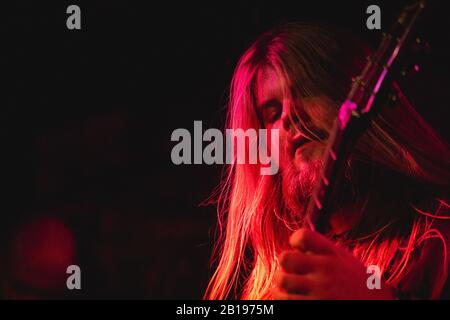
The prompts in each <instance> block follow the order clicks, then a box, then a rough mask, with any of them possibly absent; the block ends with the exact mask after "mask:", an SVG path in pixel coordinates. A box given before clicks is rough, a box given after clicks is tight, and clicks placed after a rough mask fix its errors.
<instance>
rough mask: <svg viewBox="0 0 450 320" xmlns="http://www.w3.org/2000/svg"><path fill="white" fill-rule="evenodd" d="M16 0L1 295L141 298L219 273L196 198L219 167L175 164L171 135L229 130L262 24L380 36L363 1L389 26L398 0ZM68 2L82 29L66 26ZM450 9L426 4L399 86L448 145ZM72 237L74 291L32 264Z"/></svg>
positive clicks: (5, 114)
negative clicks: (228, 108)
mask: <svg viewBox="0 0 450 320" xmlns="http://www.w3.org/2000/svg"><path fill="white" fill-rule="evenodd" d="M14 3H15V4H14V5H12V6H11V5H10V6H8V7H5V10H4V16H3V17H2V21H1V25H2V27H1V30H0V34H1V39H2V40H1V41H2V45H1V52H0V70H1V73H2V78H3V85H2V90H1V92H2V94H1V96H0V101H1V104H0V106H1V107H0V108H1V109H0V112H1V116H0V121H1V125H0V133H1V150H2V151H1V155H2V163H3V165H2V167H1V168H0V170H1V182H2V185H3V187H4V191H3V192H2V201H1V203H0V208H1V223H0V232H1V234H0V240H1V241H0V246H1V248H0V249H1V255H0V256H1V259H0V271H1V273H0V284H1V287H0V297H3V298H48V297H50V298H54V297H56V298H72V297H74V298H79V297H83V298H89V299H91V298H145V299H147V298H200V297H201V296H202V293H203V290H204V288H205V286H206V283H207V278H208V276H209V272H210V270H209V267H208V261H209V258H210V253H211V243H212V238H213V231H214V226H215V221H216V219H215V208H214V206H211V205H209V206H199V204H200V203H201V202H202V201H204V200H205V199H207V198H208V196H209V195H210V194H211V192H212V190H213V188H214V187H215V186H216V185H217V184H218V183H219V176H220V170H221V168H220V167H219V166H206V165H200V166H199V165H195V166H194V165H191V166H175V165H173V164H172V162H171V160H170V151H171V148H172V146H173V145H174V144H173V143H172V142H171V141H170V134H171V133H172V131H173V130H174V129H176V128H187V129H188V130H190V131H192V130H193V121H194V120H202V121H203V125H204V128H205V127H217V128H222V127H223V120H224V117H225V105H226V101H227V94H228V85H229V82H230V79H231V75H232V72H233V69H234V66H235V65H236V62H237V59H238V58H239V56H240V55H241V54H242V53H243V51H244V50H245V49H246V47H247V46H248V45H249V44H250V43H251V42H252V41H253V40H254V39H255V37H256V36H257V35H259V34H260V33H261V32H262V31H265V30H266V29H268V28H270V27H272V26H274V25H277V24H280V23H283V22H288V21H296V20H298V21H305V20H312V21H323V22H331V23H334V24H337V25H340V26H344V27H347V28H350V29H352V30H353V31H354V32H355V33H357V34H359V35H361V36H362V37H364V38H365V39H367V41H368V42H369V43H371V44H372V45H373V46H375V45H376V44H377V43H378V41H379V39H380V35H381V31H371V30H367V29H366V18H367V16H368V15H367V14H366V8H367V6H368V5H370V4H378V5H379V6H380V7H381V13H382V29H383V30H382V31H387V30H388V29H389V26H390V25H391V23H392V22H393V19H394V18H395V17H396V16H397V15H398V13H399V12H400V8H401V7H402V5H403V4H404V1H345V2H344V1H323V0H315V1H270V2H262V1H240V2H236V3H232V2H228V1H222V2H209V3H193V2H188V3H184V4H181V3H164V4H160V3H156V2H147V5H144V4H142V2H135V3H132V2H126V1H121V2H115V1H89V2H79V1H73V2H64V1H60V2H59V3H58V4H44V3H42V2H38V1H34V2H24V1H15V2H14ZM70 4H77V5H79V6H80V7H81V23H82V29H81V30H68V29H67V28H66V19H67V17H68V15H67V14H66V8H67V6H68V5H70ZM444 4H445V1H433V3H432V4H431V6H430V8H429V10H428V11H427V12H426V13H425V15H424V17H423V20H422V23H421V24H420V25H419V30H418V31H419V34H420V35H423V36H424V39H426V41H427V43H429V46H430V48H429V50H428V51H429V53H428V54H427V55H426V56H420V59H421V61H420V67H421V72H420V73H419V74H417V75H416V76H415V77H414V78H412V79H407V80H404V81H403V82H402V83H401V84H402V85H403V87H404V89H405V91H406V93H407V95H408V96H409V97H410V99H411V100H412V101H413V102H414V104H415V105H416V108H417V110H418V111H419V112H420V113H421V114H422V115H423V116H424V117H425V118H426V119H427V120H428V121H429V122H430V123H431V124H432V125H433V126H434V127H435V128H436V129H437V130H438V131H439V132H440V133H441V134H442V135H443V136H444V137H445V138H446V139H447V141H448V140H449V139H448V138H449V130H448V116H449V110H448V108H449V106H448V101H449V99H450V92H449V91H450V90H449V88H450V86H449V85H450V62H449V59H448V58H449V56H450V55H449V51H450V48H449V45H448V43H449V36H448V15H450V12H449V11H446V10H445V8H444ZM62 224H63V225H62ZM63 226H65V227H63ZM55 228H56V229H55ZM58 228H62V230H63V231H61V232H62V233H58V232H56V231H55V230H59V229H58ZM64 230H65V231H64ZM64 232H65V233H64ZM61 234H62V235H61ZM68 235H69V236H70V237H73V239H74V242H75V244H76V250H75V252H74V257H73V258H70V257H71V255H70V254H69V255H68V256H69V258H68V259H69V260H73V262H74V263H76V264H78V265H79V266H80V267H81V270H82V290H81V291H77V292H74V291H68V290H66V289H64V287H65V284H64V282H63V281H62V280H61V279H63V278H64V277H65V270H62V269H61V268H60V267H61V265H62V263H61V262H58V261H59V260H58V259H57V258H56V260H55V258H51V257H50V258H48V259H38V258H36V256H45V254H44V253H45V252H56V253H61V254H62V255H64V253H67V250H69V251H70V248H69V249H67V248H66V247H65V246H64V241H66V240H67V236H68ZM56 255H58V254H56ZM54 265H56V267H55V266H54ZM55 268H56V269H58V268H59V269H58V270H56V269H55ZM19 269H20V270H22V271H20V272H17V270H19ZM60 269H61V270H60ZM55 270H56V271H55ZM53 271H54V272H56V273H58V272H59V275H55V276H54V277H55V278H53V275H52V273H53ZM23 274H28V276H24V275H23ZM30 274H31V275H32V277H31V280H29V279H30V278H29V275H30ZM33 277H34V278H35V280H36V279H38V280H39V281H34V280H33ZM55 279H56V280H55ZM55 283H56V284H55Z"/></svg>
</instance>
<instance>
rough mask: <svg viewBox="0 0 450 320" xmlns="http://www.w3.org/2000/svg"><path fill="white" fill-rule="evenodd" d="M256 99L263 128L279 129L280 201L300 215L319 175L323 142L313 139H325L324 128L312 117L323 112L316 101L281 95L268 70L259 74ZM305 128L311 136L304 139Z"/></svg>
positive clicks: (277, 83) (279, 83)
mask: <svg viewBox="0 0 450 320" xmlns="http://www.w3.org/2000/svg"><path fill="white" fill-rule="evenodd" d="M255 97H256V108H257V112H258V113H259V115H260V118H261V119H262V121H263V123H264V126H265V128H266V129H269V130H270V129H279V136H280V139H279V150H280V174H281V179H282V192H283V198H284V201H285V203H286V206H287V207H288V209H290V210H291V211H292V212H293V213H294V214H300V213H302V212H303V209H304V206H305V205H306V201H307V199H308V197H309V196H310V194H311V192H312V189H313V186H314V185H315V181H316V179H317V176H318V175H319V173H320V167H321V164H322V154H323V150H324V147H325V142H324V141H319V140H318V139H314V138H313V139H312V137H313V135H314V134H316V135H319V136H320V135H322V138H324V132H326V130H325V128H323V126H322V127H321V126H320V125H319V124H318V123H317V122H318V121H316V120H317V119H314V116H317V117H322V118H323V117H324V115H323V112H324V111H323V110H322V111H320V110H321V108H320V107H319V105H318V102H317V99H306V100H305V99H303V100H302V103H303V104H300V101H292V100H293V98H290V97H288V96H284V94H283V90H282V82H281V81H279V79H278V75H277V74H276V73H275V71H274V70H273V69H271V68H266V69H263V70H261V71H260V72H259V73H258V75H257V80H256V92H255ZM294 108H295V109H294ZM294 110H295V111H294ZM305 127H307V128H308V129H310V130H312V132H313V134H309V133H307V134H306V135H307V136H305V134H304V132H307V130H305ZM299 128H300V130H301V131H299V130H298V129H299ZM302 132H303V133H302Z"/></svg>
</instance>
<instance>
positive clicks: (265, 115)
mask: <svg viewBox="0 0 450 320" xmlns="http://www.w3.org/2000/svg"><path fill="white" fill-rule="evenodd" d="M258 109H259V113H260V116H261V118H262V121H263V122H264V123H273V122H275V121H276V120H277V119H278V118H279V117H280V116H281V111H282V104H281V103H280V102H279V101H278V100H275V99H274V100H269V101H266V102H264V103H263V104H262V105H261V106H260V107H259V108H258Z"/></svg>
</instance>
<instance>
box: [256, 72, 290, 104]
mask: <svg viewBox="0 0 450 320" xmlns="http://www.w3.org/2000/svg"><path fill="white" fill-rule="evenodd" d="M255 89H256V90H255V91H256V92H255V98H256V104H257V105H261V104H263V103H264V102H265V101H268V100H272V99H282V98H283V82H282V81H281V79H280V77H279V76H278V74H277V73H276V72H275V70H274V69H273V68H270V67H266V68H262V69H260V70H259V71H258V73H257V74H256V86H255Z"/></svg>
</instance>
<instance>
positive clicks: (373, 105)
mask: <svg viewBox="0 0 450 320" xmlns="http://www.w3.org/2000/svg"><path fill="white" fill-rule="evenodd" d="M425 2H426V1H417V2H415V3H414V4H412V5H408V6H406V7H405V8H404V9H403V10H402V12H401V14H400V16H399V18H398V19H397V21H396V22H395V24H394V26H393V27H392V29H391V32H390V33H388V34H384V35H383V38H382V41H381V44H380V45H379V47H378V49H377V50H376V51H375V52H374V54H373V55H372V56H370V57H369V58H368V62H367V64H366V66H365V67H364V69H363V71H362V73H361V74H360V76H358V77H357V78H356V79H354V80H353V84H352V86H351V90H350V92H349V94H348V95H347V98H346V100H345V102H344V103H343V104H342V105H341V107H340V109H339V112H338V116H337V117H336V119H335V121H334V125H333V128H332V131H331V134H330V136H329V141H328V144H327V148H326V150H325V153H324V159H323V160H324V162H323V163H324V166H323V168H322V171H321V175H320V179H319V181H318V183H317V184H316V186H315V189H314V191H313V194H312V197H311V199H310V200H309V203H308V205H307V207H306V212H305V219H306V223H307V225H308V226H309V227H310V228H311V229H312V230H315V231H318V232H322V233H323V232H325V231H326V230H327V228H328V227H329V225H328V218H329V215H330V212H329V211H330V206H331V205H330V203H331V200H332V199H333V197H334V195H335V190H336V189H337V186H338V185H339V183H340V181H341V179H342V177H343V173H344V170H345V163H346V161H347V160H348V158H349V155H350V154H351V152H352V148H353V147H354V145H355V143H356V142H357V140H358V138H359V137H360V136H361V135H362V134H363V133H364V132H365V130H366V129H367V128H368V127H369V125H370V121H371V119H372V118H373V116H374V115H376V113H377V112H379V109H380V108H381V106H380V103H378V102H379V101H383V99H386V98H387V97H388V96H392V95H390V94H391V93H390V92H389V91H390V90H391V85H392V82H393V74H394V73H395V71H396V66H398V61H397V60H399V59H398V56H399V54H400V52H401V50H402V48H403V47H404V44H405V43H406V42H407V40H408V39H409V38H410V36H411V34H412V32H411V30H412V28H413V26H414V24H415V22H416V21H417V18H418V16H419V15H420V13H421V12H422V11H423V9H424V7H425ZM392 97H395V93H394V95H393V96H392Z"/></svg>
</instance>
